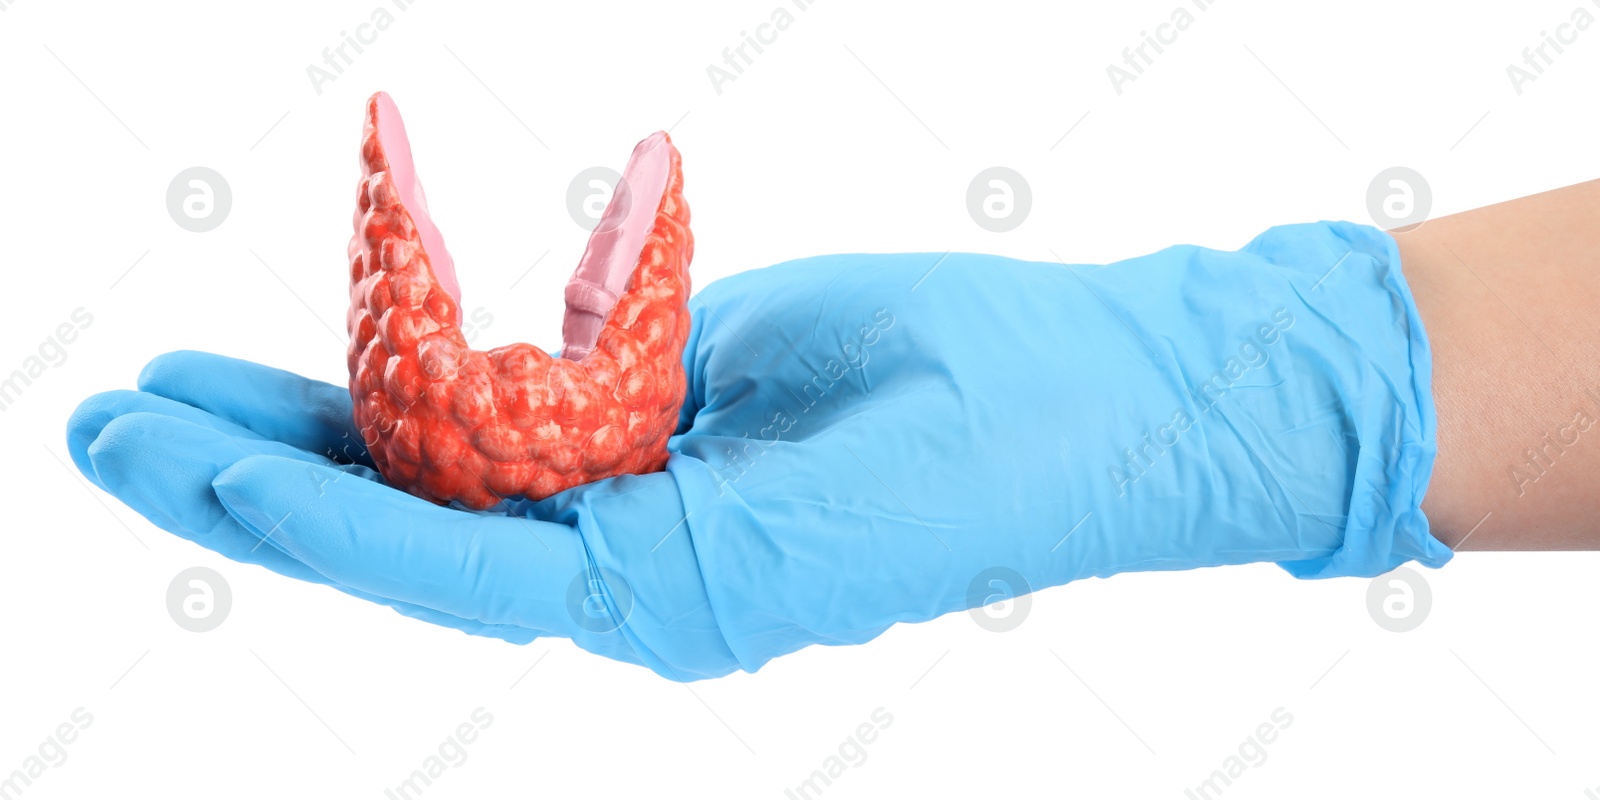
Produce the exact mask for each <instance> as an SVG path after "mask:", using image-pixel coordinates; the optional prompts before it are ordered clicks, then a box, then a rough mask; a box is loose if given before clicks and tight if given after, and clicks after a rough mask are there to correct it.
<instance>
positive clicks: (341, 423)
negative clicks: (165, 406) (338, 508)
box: [138, 350, 373, 467]
mask: <svg viewBox="0 0 1600 800" xmlns="http://www.w3.org/2000/svg"><path fill="white" fill-rule="evenodd" d="M138 386H139V389H140V390H141V391H145V392H150V393H152V394H158V395H161V396H162V397H168V398H171V399H173V400H177V401H178V402H181V403H186V404H188V405H191V406H194V407H195V408H199V409H202V410H205V411H209V412H211V413H212V414H215V415H217V416H218V417H221V418H223V419H225V420H228V421H230V422H233V423H236V424H238V425H241V426H243V427H245V428H248V429H250V430H252V431H255V432H256V433H259V434H261V435H262V436H265V437H267V438H270V439H275V440H277V441H280V442H283V443H284V444H287V445H290V446H292V447H297V448H299V449H301V450H307V451H310V452H313V453H316V454H318V455H322V456H326V457H328V458H330V459H333V460H334V461H339V462H342V463H354V464H361V465H363V466H368V467H370V466H373V464H372V459H371V457H370V456H369V455H368V454H367V446H366V442H365V441H364V440H363V439H362V438H361V433H360V431H358V430H357V429H356V427H355V419H354V415H353V414H352V413H351V402H350V390H349V388H348V387H345V386H338V385H334V384H331V383H324V382H322V381H318V380H312V379H310V378H305V377H302V376H300V375H296V374H294V373H292V372H289V371H287V370H281V369H277V368H275V367H269V366H266V365H263V364H257V363H254V362H251V361H245V360H243V359H237V358H229V357H228V356H222V355H217V354H215V353H205V352H200V351H198V350H178V351H174V352H171V353H165V354H163V355H159V356H156V357H155V358H154V359H152V360H151V361H150V363H149V364H147V365H145V368H144V370H143V371H141V372H140V373H139V380H138Z"/></svg>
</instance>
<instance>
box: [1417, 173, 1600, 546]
mask: <svg viewBox="0 0 1600 800" xmlns="http://www.w3.org/2000/svg"><path fill="white" fill-rule="evenodd" d="M1394 237H1395V240H1396V241H1397V242H1398V243H1399V247H1400V256H1401V268H1402V270H1403V271H1404V273H1405V276H1406V279H1407V281H1408V283H1409V284H1410V286H1411V289H1412V293H1413V295H1414V297H1415V299H1416V303H1417V308H1418V311H1419V313H1420V314H1421V316H1422V320H1423V326H1424V328H1425V329H1426V330H1427V334H1428V339H1429V342H1430V344H1431V346H1432V350H1433V390H1434V403H1435V406H1436V408H1437V412H1438V443H1439V450H1438V459H1437V461H1436V463H1435V466H1434V472H1433V479H1432V481H1431V483H1430V484H1429V487H1428V492H1427V496H1426V498H1425V500H1424V502H1423V504H1422V508H1423V511H1424V512H1425V513H1427V515H1428V518H1429V520H1430V521H1431V523H1432V528H1433V533H1434V535H1435V536H1436V537H1438V538H1439V540H1440V541H1443V542H1444V543H1445V544H1447V545H1450V546H1451V547H1452V548H1457V549H1462V550H1572V549H1592V548H1600V181H1589V182H1587V183H1582V184H1578V185H1575V186H1569V187H1566V188H1563V189H1557V190H1554V191H1550V192H1545V193H1542V194H1537V195H1533V196H1530V197H1524V198H1521V199H1517V200H1512V201H1509V202H1505V203H1500V204H1497V205H1492V206H1487V207H1484V208H1479V209H1474V210H1472V211H1467V212H1463V213H1460V214H1454V215H1451V216H1448V217H1442V218H1440V219H1436V220H1430V221H1428V222H1425V223H1423V224H1422V225H1421V226H1420V227H1417V228H1415V229H1413V230H1411V231H1408V232H1405V233H1395V234H1394Z"/></svg>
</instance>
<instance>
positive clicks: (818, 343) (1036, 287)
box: [68, 223, 1451, 681]
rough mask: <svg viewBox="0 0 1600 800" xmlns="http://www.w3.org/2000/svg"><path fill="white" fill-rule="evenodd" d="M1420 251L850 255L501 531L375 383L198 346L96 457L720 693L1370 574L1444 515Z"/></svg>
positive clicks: (699, 315) (179, 497) (483, 625)
mask: <svg viewBox="0 0 1600 800" xmlns="http://www.w3.org/2000/svg"><path fill="white" fill-rule="evenodd" d="M1399 266H1400V265H1399V255H1398V253H1397V251H1396V248H1395V244H1394V241H1393V239H1392V238H1390V237H1389V235H1388V234H1386V233H1383V232H1382V231H1379V230H1377V229H1375V228H1370V227H1366V226H1359V225H1354V224H1349V223H1317V224H1307V225H1294V226H1284V227H1278V228H1273V229H1271V230H1269V231H1267V232H1266V233H1264V234H1262V235H1261V236H1259V237H1257V238H1256V239H1255V240H1254V241H1252V242H1250V243H1249V244H1248V245H1247V246H1245V247H1244V248H1243V249H1241V250H1239V251H1237V252H1221V251H1215V250H1208V249H1202V248H1197V247H1173V248H1169V249H1166V250H1162V251H1160V252H1158V253H1154V254H1152V255H1148V256H1144V257H1141V258H1134V259H1129V260H1126V261H1121V262H1117V263H1114V264H1109V265H1105V266H1065V265H1061V264H1055V263H1033V262H1022V261H1015V260H1011V259H1006V258H1001V257H996V256H985V255H971V254H959V253H954V254H946V255H940V254H936V253H920V254H895V255H836V256H823V257H817V258H809V259H802V260H799V261H794V262H789V263H785V264H780V265H777V266H773V267H768V268H766V269H759V270H754V271H750V272H745V273H742V274H738V275H735V276H733V277H729V278H725V279H723V280H721V281H717V282H716V283H714V284H712V285H710V286H708V287H706V288H705V289H704V290H703V291H702V292H700V293H699V294H698V295H696V297H695V298H694V299H693V301H692V302H691V306H692V308H693V314H694V322H693V329H692V332H691V335H690V340H689V344H688V347H687V348H686V349H685V353H684V364H685V368H686V370H687V373H688V379H689V396H688V398H687V399H686V401H685V403H684V407H683V410H682V413H681V415H680V421H679V424H678V428H677V431H676V434H675V435H674V436H673V438H672V439H671V441H670V443H669V451H670V452H671V457H670V459H669V461H668V463H667V469H666V471H665V472H660V473H654V474H648V475H624V476H620V477H617V478H612V479H608V480H603V481H599V482H596V483H592V484H588V485H584V486H579V487H576V488H573V489H570V490H568V491H565V492H562V493H560V494H557V495H555V496H552V497H549V498H547V499H545V500H543V501H540V502H537V503H535V502H528V501H508V502H505V503H502V504H501V505H499V506H497V507H496V508H494V509H491V510H490V511H488V512H468V511H463V510H457V509H454V508H447V507H439V506H434V505H432V504H430V503H427V502H425V501H422V500H419V499H417V498H414V497H411V496H409V495H406V494H403V493H401V492H398V491H396V490H394V489H391V488H389V487H388V486H386V485H384V483H383V482H382V479H381V478H380V477H379V476H377V474H376V473H374V472H373V471H372V470H371V469H369V468H368V467H366V466H365V465H364V461H365V453H364V450H363V448H362V447H361V439H360V437H359V435H358V434H356V432H355V431H354V430H353V429H352V428H351V421H350V419H351V413H350V402H349V397H348V394H347V393H346V392H345V389H344V387H342V386H331V385H328V384H322V383H318V382H315V381H309V380H306V379H302V378H299V377H296V376H293V375H290V374H288V373H284V372H281V371H277V370H272V369H269V368H266V367H262V366H258V365H254V364H250V363H247V362H240V361H235V360H231V359H225V358H222V357H219V356H211V355H206V354H200V353H176V354H170V355H168V356H163V357H161V358H159V359H157V360H156V361H154V362H152V364H151V365H150V366H149V367H147V368H146V370H145V371H144V373H143V374H142V375H141V376H140V380H139V388H140V390H141V391H140V392H120V393H119V392H112V393H107V394H103V395H97V396H96V397H94V398H91V399H90V400H88V401H86V402H85V403H84V405H83V406H82V407H81V408H80V409H79V410H78V412H77V413H76V414H74V416H73V418H72V421H71V422H70V424H69V428H70V430H69V437H68V438H69V442H70V444H71V449H72V455H73V458H74V460H75V461H76V462H77V463H78V465H79V467H80V468H81V469H83V470H84V471H85V473H86V474H88V475H90V477H91V478H93V479H94V480H95V481H96V482H97V483H98V484H100V485H101V486H102V487H103V488H105V489H106V490H107V491H109V492H111V493H112V494H115V495H117V496H118V497H120V498H122V499H123V500H124V501H125V502H127V503H128V504H129V505H130V506H131V507H133V508H134V509H135V510H137V511H139V512H140V513H141V514H144V515H145V516H146V517H149V518H150V519H151V520H152V521H153V522H155V523H156V524H158V525H161V526H162V527H164V528H166V529H167V530H170V531H174V532H177V533H179V534H180V535H183V536H185V537H187V538H190V539H193V540H194V541H196V542H198V543H199V544H201V545H204V546H206V547H210V548H212V549H214V550H217V551H218V552H220V553H222V554H223V555H226V556H228V557H230V558H234V559H238V560H244V561H252V562H255V563H261V564H263V565H264V566H267V567H269V568H272V569H276V570H278V571H280V572H283V573H285V574H289V575H291V576H294V577H299V578H302V579H306V580H314V581H319V582H327V583H331V584H332V585H334V586H336V587H338V588H341V589H343V590H345V591H347V592H350V593H352V594H356V595H357V596H364V597H369V598H373V599H377V600H378V601H379V602H385V603H388V604H389V605H392V606H394V607H396V608H397V609H398V610H400V611H401V612H402V613H407V614H410V615H412V616H417V617H419V618H423V619H427V620H429V621H432V622H436V623H440V624H446V625H452V626H455V627H458V628H461V629H463V630H466V631H467V632H469V633H480V634H488V635H495V636H500V637H501V638H505V639H508V640H511V641H519V642H523V641H528V640H530V639H531V638H532V637H534V636H537V635H545V634H549V635H555V636H563V637H569V638H571V639H573V640H574V641H575V642H576V643H577V644H578V645H579V646H581V647H583V648H585V649H588V650H590V651H592V652H596V653H600V654H603V655H606V656H609V657H612V658H616V659H620V660H624V661H629V662H632V663H637V664H642V665H645V666H648V667H649V668H651V669H652V670H654V671H656V672H657V673H659V674H661V675H663V676H666V677H669V678H672V679H674V680H680V681H687V680H694V679H699V678H706V677H713V676H718V675H723V674H727V673H729V672H732V671H733V670H735V669H744V670H748V671H754V670H756V669H758V668H759V667H760V666H761V665H762V664H764V663H766V662H767V661H768V660H770V659H772V658H774V657H776V656H779V655H783V654H785V653H789V652H793V651H795V650H798V649H800V648H802V647H805V646H807V645H810V644H847V643H849V644H853V643H859V642H865V641H867V640H869V639H872V638H874V637H876V636H877V635H879V634H881V633H882V632H883V631H885V630H886V629H887V628H888V627H889V626H891V625H893V624H894V623H896V622H916V621H922V620H928V619H932V618H934V617H937V616H939V615H942V614H945V613H949V612H951V611H959V610H964V609H968V608H973V607H976V606H979V605H986V604H988V603H991V602H994V601H995V600H996V599H997V598H998V597H1002V596H1004V597H1012V596H1016V595H1019V594H1023V593H1026V592H1029V591H1036V590H1039V589H1043V588H1046V587H1049V586H1055V585H1059V584H1062V583H1066V582H1068V581H1072V580H1076V579H1079V578H1083V577H1088V576H1108V575H1112V574H1114V573H1118V572H1124V571H1130V570H1174V569H1188V568H1193V567H1202V566H1215V565H1224V564H1239V563H1247V562H1257V561H1275V562H1278V563H1280V564H1282V565H1283V566H1284V568H1285V569H1287V570H1288V571H1289V572H1290V573H1291V574H1293V575H1296V576H1299V577H1330V576H1339V575H1347V576H1348V575H1359V576H1372V575H1377V574H1381V573H1383V572H1385V571H1388V570H1390V569H1392V568H1394V567H1395V566H1398V565H1399V564H1401V563H1403V562H1405V561H1408V560H1412V559H1415V560H1418V561H1419V562H1421V563H1423V564H1426V565H1428V566H1435V567H1436V566H1440V565H1442V564H1443V563H1444V562H1445V561H1447V560H1449V558H1450V556H1451V553H1450V551H1449V549H1448V548H1446V547H1445V546H1444V545H1443V544H1441V543H1440V542H1438V541H1437V540H1436V539H1434V538H1433V537H1432V536H1431V535H1430V534H1429V533H1428V523H1427V520H1426V518H1425V517H1424V515H1423V514H1422V512H1421V510H1420V507H1419V506H1420V503H1421V500H1422V496H1423V492H1424V490H1425V489H1426V487H1427V483H1428V479H1429V476H1430V474H1431V471H1432V466H1433V460H1434V447H1435V440H1434V415H1433V404H1432V398H1431V395H1430V385H1431V383H1430V381H1431V376H1430V370H1431V362H1430V354H1429V350H1428V344H1427V339H1426V336H1425V335H1424V332H1423V329H1422V327H1421V322H1420V320H1419V318H1418V316H1417V312H1416V307H1415V304H1414V303H1413V301H1412V299H1411V296H1410V292H1409V290H1408V289H1407V287H1406V285H1405V282H1404V279H1403V277H1402V276H1401V273H1400V270H1399Z"/></svg>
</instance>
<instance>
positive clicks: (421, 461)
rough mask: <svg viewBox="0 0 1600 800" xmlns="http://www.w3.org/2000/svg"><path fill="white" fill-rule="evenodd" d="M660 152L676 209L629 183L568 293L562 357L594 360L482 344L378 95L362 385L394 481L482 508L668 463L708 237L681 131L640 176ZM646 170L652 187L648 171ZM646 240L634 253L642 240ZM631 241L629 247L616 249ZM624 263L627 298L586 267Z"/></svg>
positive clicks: (358, 414)
mask: <svg viewBox="0 0 1600 800" xmlns="http://www.w3.org/2000/svg"><path fill="white" fill-rule="evenodd" d="M651 159H656V160H658V161H659V163H660V164H661V165H662V166H661V167H660V168H659V169H658V170H657V171H658V172H659V173H660V177H661V178H664V180H663V179H658V180H656V181H654V183H656V184H664V186H663V189H662V191H661V192H660V194H659V196H658V197H659V203H655V202H654V201H655V197H637V196H635V197H631V198H629V196H628V192H626V191H622V190H619V191H618V192H616V193H615V194H614V196H613V198H612V206H613V207H608V209H607V212H606V214H605V215H604V216H603V217H602V222H601V225H600V227H599V228H597V230H596V231H595V233H594V234H593V237H592V238H591V240H590V248H589V249H590V253H586V255H585V257H584V261H585V264H584V265H580V267H579V274H578V275H575V276H574V280H573V285H572V286H569V288H568V291H567V299H568V309H567V317H568V320H567V321H568V325H567V326H566V329H565V330H566V331H567V333H568V341H567V343H566V347H565V348H564V350H563V351H562V353H563V355H568V354H570V355H574V356H577V357H576V358H566V357H561V356H551V355H550V354H549V353H547V352H545V351H544V350H543V349H540V348H538V347H535V346H533V345H529V344H513V345H507V346H505V347H497V348H494V349H492V350H488V351H477V350H473V349H471V348H469V347H468V345H467V341H466V338H465V337H464V336H463V334H462V331H461V327H460V322H461V306H460V301H461V297H460V290H459V288H457V283H456V280H455V274H454V266H453V264H452V262H451V261H450V258H449V254H448V253H447V252H445V251H444V248H443V241H442V239H441V238H440V237H439V234H438V231H437V229H436V228H434V227H433V223H432V221H431V219H430V217H429V213H428V208H427V201H426V198H425V196H424V195H423V192H422V187H421V184H420V183H419V182H418V181H417V180H416V176H415V174H414V172H413V170H412V168H411V156H410V146H409V143H408V142H407V140H406V137H405V131H404V128H403V127H402V126H401V123H400V119H399V114H398V111H397V110H396V109H395V107H394V103H393V101H392V100H390V99H389V98H388V96H387V95H385V94H382V93H379V94H377V95H374V96H373V97H372V98H371V99H370V100H369V101H368V103H367V113H366V126H365V129H364V131H363V135H362V140H361V168H362V178H361V182H360V186H359V191H358V192H357V199H356V202H357V209H356V214H355V235H354V237H352V238H351V240H350V248H349V259H350V312H349V315H348V319H347V324H348V327H349V334H350V344H349V350H348V358H349V369H350V395H351V399H352V401H353V402H354V414H355V420H356V424H357V426H358V427H359V428H360V430H361V435H362V437H363V438H364V439H365V440H366V444H367V447H368V449H369V450H370V452H371V454H372V459H373V461H374V463H375V464H376V465H377V466H378V469H379V471H380V472H382V474H383V476H384V478H385V479H386V480H387V481H388V482H389V483H391V484H392V485H395V486H397V487H399V488H401V489H404V490H406V491H408V492H411V493H412V494H415V495H417V496H419V497H423V498H425V499H428V500H432V501H434V502H436V503H448V502H451V501H458V502H460V503H461V504H462V505H465V506H467V507H470V508H475V509H483V508H488V507H490V506H492V505H494V504H495V503H497V502H498V501H499V500H501V499H503V498H506V497H511V496H517V495H521V496H526V497H530V498H534V499H541V498H544V497H548V496H550V495H552V494H555V493H557V492H560V491H563V490H565V489H568V488H571V487H573V486H577V485H580V484H584V483H589V482H591V481H595V480H599V479H601V478H606V477H610V476H613V475H619V474H623V473H641V472H653V471H658V470H660V469H662V468H663V466H664V465H665V463H666V460H667V450H666V442H667V438H668V437H669V436H671V434H672V432H673V429H674V427H675V426H676V424H677V421H678V411H679V407H680V406H681V404H682V401H683V396H684V390H685V379H684V373H683V364H682V353H683V347H684V342H685V341H686V339H687V338H688V334H689V324H690V316H689V311H688V298H689V273H688V269H689V262H690V260H691V259H692V257H693V254H694V238H693V236H692V234H691V233H690V231H689V208H688V206H687V205H686V204H685V203H684V199H683V175H682V168H681V163H680V159H679V156H678V152H677V150H676V149H675V148H673V146H672V144H671V139H670V137H668V136H667V134H665V133H657V134H654V135H653V136H651V137H650V138H648V139H646V140H645V141H643V142H640V144H639V146H638V148H636V149H635V151H634V161H633V162H630V164H629V169H628V171H627V174H628V175H634V174H638V173H640V170H639V169H637V168H636V162H648V161H650V160H651ZM649 171H650V170H649V168H648V164H647V165H646V168H645V169H644V173H648V172H649ZM625 181H626V178H625ZM637 182H638V183H639V184H644V185H646V186H647V188H648V186H649V185H652V181H650V180H649V179H648V174H646V177H645V178H644V179H641V180H639V181H637ZM633 191H635V192H637V191H639V189H638V188H637V187H635V188H634V189H633ZM628 202H634V203H646V204H650V205H652V206H653V208H654V215H653V217H652V216H650V215H649V214H648V213H639V214H635V215H633V216H629V214H628V209H626V208H624V207H616V206H618V204H619V203H621V204H623V205H626V204H627V203H628ZM643 210H644V211H648V209H643ZM640 225H644V226H647V227H648V230H647V231H645V230H642V229H640V228H639V226H640ZM630 228H631V230H630ZM630 233H631V234H632V235H631V236H630V235H629V234H630ZM639 240H642V246H640V249H639V250H638V256H637V259H636V260H629V258H630V257H631V255H632V254H631V253H630V252H627V251H628V250H630V249H631V248H630V246H629V245H630V242H637V241H639ZM614 247H620V248H622V252H621V253H620V254H619V253H617V252H599V251H608V250H610V249H611V248H614ZM607 259H609V260H610V261H611V262H613V263H619V259H621V260H622V262H625V263H631V264H632V265H633V266H632V269H631V272H630V273H629V274H628V276H627V280H626V284H625V287H624V288H622V291H621V292H620V295H617V294H614V293H612V292H609V291H607V289H606V287H605V284H606V283H607V281H605V280H582V279H580V278H581V277H582V276H583V274H584V273H585V271H586V270H587V271H588V272H589V273H591V274H593V275H597V276H600V277H604V275H605V270H604V269H603V268H599V269H598V270H597V268H596V267H595V266H594V264H593V263H591V262H594V261H596V260H599V261H605V260H607ZM614 272H615V271H614V270H613V273H614ZM610 283H611V284H612V285H616V284H618V283H620V281H619V280H612V281H610ZM607 305H609V308H606V306H607ZM585 316H587V317H591V318H602V319H603V320H604V323H603V325H601V326H599V330H598V335H597V336H595V338H594V339H593V341H592V342H585V341H573V334H572V331H573V330H579V331H580V333H579V335H580V336H581V334H582V329H584V328H586V327H587V328H590V329H591V330H592V328H593V326H592V325H587V326H586V325H584V324H582V323H583V318H584V317H585ZM591 347H592V349H590V348H591Z"/></svg>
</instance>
